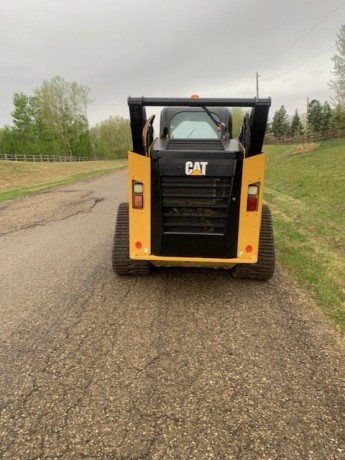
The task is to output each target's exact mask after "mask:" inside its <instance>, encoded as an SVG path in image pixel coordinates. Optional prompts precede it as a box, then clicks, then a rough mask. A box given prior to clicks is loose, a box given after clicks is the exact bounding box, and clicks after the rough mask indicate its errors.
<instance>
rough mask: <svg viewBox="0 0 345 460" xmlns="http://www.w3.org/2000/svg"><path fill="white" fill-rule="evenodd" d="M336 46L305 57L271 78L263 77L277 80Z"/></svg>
mask: <svg viewBox="0 0 345 460" xmlns="http://www.w3.org/2000/svg"><path fill="white" fill-rule="evenodd" d="M336 46H337V45H336V44H335V45H332V46H330V47H329V48H327V49H325V50H323V51H321V52H320V53H317V54H315V55H314V56H312V57H310V58H308V59H305V60H304V61H303V62H300V63H299V64H297V65H296V66H295V67H292V69H289V70H287V71H285V72H283V73H282V74H280V75H276V76H275V77H269V78H264V77H263V78H264V80H267V81H268V80H277V79H278V78H282V77H284V76H285V75H286V74H288V73H290V72H292V71H293V70H296V69H298V68H299V67H302V65H304V64H307V63H308V62H310V61H313V60H314V59H316V58H317V57H319V56H322V55H323V54H325V53H327V52H328V51H330V50H331V49H332V48H335V47H336Z"/></svg>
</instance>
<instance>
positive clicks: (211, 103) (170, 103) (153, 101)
mask: <svg viewBox="0 0 345 460" xmlns="http://www.w3.org/2000/svg"><path fill="white" fill-rule="evenodd" d="M128 105H129V106H133V105H139V106H141V107H180V106H182V107H184V106H187V107H205V106H206V107H257V106H258V105H266V106H268V107H270V106H271V98H266V99H263V98H261V99H257V98H233V99H227V98H226V99H224V98H175V97H131V96H129V97H128Z"/></svg>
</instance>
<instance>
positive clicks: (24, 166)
mask: <svg viewBox="0 0 345 460" xmlns="http://www.w3.org/2000/svg"><path fill="white" fill-rule="evenodd" d="M125 166H127V160H115V161H84V162H76V163H29V162H27V163H24V162H20V161H0V201H6V200H11V199H14V198H19V197H22V196H25V195H28V194H30V193H34V192H38V191H43V190H48V189H50V188H53V187H57V186H59V185H64V184H71V183H73V182H77V181H79V180H82V179H86V178H88V177H92V176H98V175H101V174H107V173H109V172H111V171H114V170H115V169H119V168H123V167H125Z"/></svg>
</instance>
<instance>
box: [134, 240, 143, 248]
mask: <svg viewBox="0 0 345 460" xmlns="http://www.w3.org/2000/svg"><path fill="white" fill-rule="evenodd" d="M135 247H136V248H137V249H141V248H142V247H143V245H142V244H141V242H140V241H137V242H136V243H135Z"/></svg>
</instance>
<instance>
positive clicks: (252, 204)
mask: <svg viewBox="0 0 345 460" xmlns="http://www.w3.org/2000/svg"><path fill="white" fill-rule="evenodd" d="M257 209H258V197H257V196H249V197H248V200H247V211H257Z"/></svg>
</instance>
